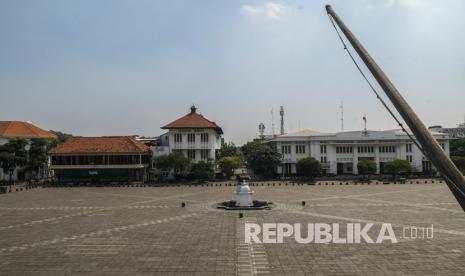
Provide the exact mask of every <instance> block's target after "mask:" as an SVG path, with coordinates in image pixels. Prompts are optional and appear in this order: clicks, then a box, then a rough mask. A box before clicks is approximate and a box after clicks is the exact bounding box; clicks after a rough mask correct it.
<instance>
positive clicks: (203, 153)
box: [200, 149, 209, 160]
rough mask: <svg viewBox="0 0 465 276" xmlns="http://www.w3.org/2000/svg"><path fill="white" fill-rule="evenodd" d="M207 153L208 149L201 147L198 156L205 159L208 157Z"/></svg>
mask: <svg viewBox="0 0 465 276" xmlns="http://www.w3.org/2000/svg"><path fill="white" fill-rule="evenodd" d="M208 154H209V150H207V149H203V150H201V151H200V158H201V159H202V160H207V159H208Z"/></svg>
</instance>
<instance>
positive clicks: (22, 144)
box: [0, 139, 27, 182]
mask: <svg viewBox="0 0 465 276" xmlns="http://www.w3.org/2000/svg"><path fill="white" fill-rule="evenodd" d="M26 146H27V141H26V140H24V139H11V140H10V141H9V142H8V143H6V144H4V145H3V146H1V147H0V165H1V168H2V169H3V171H4V172H7V173H8V175H9V181H10V182H11V181H12V178H13V173H14V171H15V169H17V168H18V167H22V166H24V165H26V164H27V151H26Z"/></svg>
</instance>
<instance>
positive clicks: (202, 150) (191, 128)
mask: <svg viewBox="0 0 465 276" xmlns="http://www.w3.org/2000/svg"><path fill="white" fill-rule="evenodd" d="M162 129H167V130H168V132H167V133H165V134H163V135H161V136H160V139H159V146H155V147H151V148H152V151H153V156H154V157H156V156H160V155H164V154H169V153H171V152H181V153H182V154H184V155H185V156H186V157H187V158H188V159H189V160H191V161H192V162H198V161H207V160H209V159H210V160H215V159H216V156H217V151H218V150H219V149H220V148H221V141H222V140H221V135H222V134H223V130H222V129H221V127H219V126H218V125H217V124H216V123H215V122H213V121H210V120H208V119H207V118H205V117H204V116H202V115H201V114H199V113H197V108H196V107H195V106H192V107H191V112H190V113H188V114H186V115H185V116H183V117H181V118H179V119H177V120H175V121H173V122H171V123H169V124H167V125H165V126H163V127H162Z"/></svg>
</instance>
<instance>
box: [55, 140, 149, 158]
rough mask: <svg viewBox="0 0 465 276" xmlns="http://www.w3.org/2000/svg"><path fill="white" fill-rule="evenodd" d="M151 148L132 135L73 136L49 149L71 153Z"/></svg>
mask: <svg viewBox="0 0 465 276" xmlns="http://www.w3.org/2000/svg"><path fill="white" fill-rule="evenodd" d="M149 152H150V148H149V147H148V146H146V145H145V144H143V143H141V142H139V141H137V140H136V138H134V137H132V136H104V137H73V138H69V139H68V140H67V141H66V142H64V143H63V144H61V145H58V146H57V147H55V148H53V149H51V150H50V151H49V153H50V154H70V153H149Z"/></svg>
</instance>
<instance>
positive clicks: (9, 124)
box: [4, 121, 13, 133]
mask: <svg viewBox="0 0 465 276" xmlns="http://www.w3.org/2000/svg"><path fill="white" fill-rule="evenodd" d="M6 122H8V125H7V126H6V128H5V131H4V133H8V129H9V128H10V126H11V123H13V121H6Z"/></svg>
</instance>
